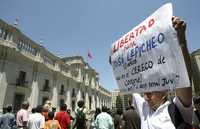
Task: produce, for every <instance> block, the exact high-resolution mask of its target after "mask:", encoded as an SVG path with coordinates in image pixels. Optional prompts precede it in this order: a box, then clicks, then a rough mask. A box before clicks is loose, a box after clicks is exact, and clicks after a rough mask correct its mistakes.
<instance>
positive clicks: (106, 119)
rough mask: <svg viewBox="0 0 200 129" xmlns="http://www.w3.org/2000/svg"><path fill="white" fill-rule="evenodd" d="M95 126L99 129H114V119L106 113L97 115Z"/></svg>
mask: <svg viewBox="0 0 200 129" xmlns="http://www.w3.org/2000/svg"><path fill="white" fill-rule="evenodd" d="M95 125H96V128H97V129H114V124H113V120H112V117H111V116H110V115H109V114H108V113H106V112H101V113H100V114H99V115H97V118H96V120H95Z"/></svg>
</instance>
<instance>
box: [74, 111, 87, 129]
mask: <svg viewBox="0 0 200 129" xmlns="http://www.w3.org/2000/svg"><path fill="white" fill-rule="evenodd" d="M76 127H77V128H81V129H84V128H85V127H86V116H85V113H84V112H83V109H82V110H80V109H77V113H76Z"/></svg>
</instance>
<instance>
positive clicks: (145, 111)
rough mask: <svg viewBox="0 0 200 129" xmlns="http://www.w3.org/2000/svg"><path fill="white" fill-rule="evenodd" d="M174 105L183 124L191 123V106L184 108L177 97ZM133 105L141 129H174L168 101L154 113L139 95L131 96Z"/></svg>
mask: <svg viewBox="0 0 200 129" xmlns="http://www.w3.org/2000/svg"><path fill="white" fill-rule="evenodd" d="M173 101H174V104H175V105H176V106H177V107H178V109H179V111H180V113H181V114H182V117H183V119H184V120H185V122H188V123H191V121H192V106H191V107H189V108H186V107H184V106H183V105H182V103H181V102H180V100H179V99H178V97H175V98H174V100H173ZM133 104H134V106H135V108H136V109H137V110H138V113H139V116H140V119H141V129H175V127H174V124H173V123H172V121H171V118H170V115H169V113H168V105H169V104H170V102H169V101H166V102H165V103H164V104H162V105H161V106H160V107H158V108H157V109H156V111H152V110H151V109H150V107H149V105H148V102H146V101H145V100H144V98H143V97H141V96H140V95H139V94H137V93H135V94H133Z"/></svg>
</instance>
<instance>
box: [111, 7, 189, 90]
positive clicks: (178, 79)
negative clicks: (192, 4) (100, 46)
mask: <svg viewBox="0 0 200 129" xmlns="http://www.w3.org/2000/svg"><path fill="white" fill-rule="evenodd" d="M172 13H173V12H172V4H171V3H168V4H165V5H163V6H162V7H160V8H159V9H158V10H157V11H156V12H154V13H153V14H152V15H151V16H149V17H148V18H147V19H146V20H144V21H143V22H142V23H140V24H139V25H138V26H136V27H134V28H133V29H132V30H131V31H130V32H128V33H127V34H125V35H124V36H123V37H121V38H120V39H119V40H117V41H116V42H115V43H113V44H112V48H111V55H110V56H111V64H112V68H113V71H114V75H115V78H116V80H117V83H118V86H119V89H120V90H121V91H124V92H126V93H127V92H149V91H160V90H166V89H171V88H173V89H174V88H180V87H189V86H190V83H189V78H188V74H187V70H186V66H185V62H184V58H183V55H182V52H181V48H180V47H179V44H178V40H177V36H176V31H175V30H174V28H173V27H172V20H171V18H172Z"/></svg>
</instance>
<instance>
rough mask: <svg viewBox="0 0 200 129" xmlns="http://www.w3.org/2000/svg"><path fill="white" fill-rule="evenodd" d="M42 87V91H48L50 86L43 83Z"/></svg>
mask: <svg viewBox="0 0 200 129" xmlns="http://www.w3.org/2000/svg"><path fill="white" fill-rule="evenodd" d="M43 87H44V88H43V90H42V91H46V92H50V87H49V86H48V85H44V86H43Z"/></svg>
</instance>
